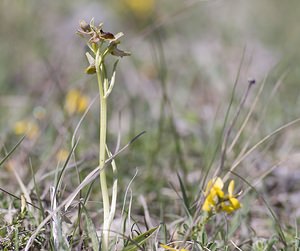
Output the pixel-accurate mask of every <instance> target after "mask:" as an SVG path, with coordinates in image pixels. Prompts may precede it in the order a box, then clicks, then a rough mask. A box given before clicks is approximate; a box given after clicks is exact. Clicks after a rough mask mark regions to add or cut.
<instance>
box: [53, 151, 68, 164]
mask: <svg viewBox="0 0 300 251" xmlns="http://www.w3.org/2000/svg"><path fill="white" fill-rule="evenodd" d="M69 154H70V152H69V151H67V150H66V149H60V150H59V151H58V152H57V154H56V160H57V161H59V162H60V161H62V162H64V161H66V160H67V158H68V156H69Z"/></svg>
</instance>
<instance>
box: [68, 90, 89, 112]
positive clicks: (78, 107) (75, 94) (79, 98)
mask: <svg viewBox="0 0 300 251" xmlns="http://www.w3.org/2000/svg"><path fill="white" fill-rule="evenodd" d="M88 103H89V98H88V97H87V96H85V95H83V94H81V92H80V91H78V90H77V89H72V90H70V91H69V92H68V93H67V96H66V101H65V110H66V111H67V113H68V114H69V115H72V114H74V113H83V112H84V111H85V110H86V109H87V107H88Z"/></svg>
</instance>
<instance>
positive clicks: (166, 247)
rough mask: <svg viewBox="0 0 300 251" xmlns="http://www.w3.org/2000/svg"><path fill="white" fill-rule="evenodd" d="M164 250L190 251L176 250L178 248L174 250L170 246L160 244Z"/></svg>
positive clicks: (184, 250) (185, 250)
mask: <svg viewBox="0 0 300 251" xmlns="http://www.w3.org/2000/svg"><path fill="white" fill-rule="evenodd" d="M159 245H160V246H161V247H162V248H164V249H165V250H169V251H188V250H187V249H185V248H181V249H176V248H172V247H170V246H168V245H165V244H162V243H161V244H159Z"/></svg>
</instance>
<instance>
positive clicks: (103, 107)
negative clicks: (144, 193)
mask: <svg viewBox="0 0 300 251" xmlns="http://www.w3.org/2000/svg"><path fill="white" fill-rule="evenodd" d="M102 64H103V62H102V59H101V58H99V56H98V57H97V56H96V71H97V80H98V87H99V95H100V132H99V133H100V139H99V147H100V149H99V169H100V186H101V193H102V201H103V211H104V217H103V228H104V229H103V232H102V249H103V250H104V251H106V250H108V241H109V224H108V220H109V210H110V209H109V208H110V205H109V204H110V203H109V194H108V189H107V182H106V173H105V159H106V148H105V147H106V129H107V102H106V98H105V97H104V89H103V79H105V78H106V76H105V75H104V76H101V73H102V74H103V73H104V72H103V71H102V69H101V66H102Z"/></svg>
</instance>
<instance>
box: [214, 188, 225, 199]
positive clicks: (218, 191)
mask: <svg viewBox="0 0 300 251" xmlns="http://www.w3.org/2000/svg"><path fill="white" fill-rule="evenodd" d="M214 190H215V192H216V194H217V195H218V197H219V198H224V192H223V191H222V190H221V189H220V188H215V189H214Z"/></svg>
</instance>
